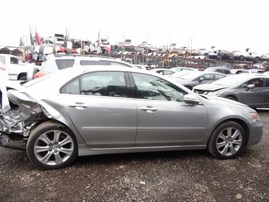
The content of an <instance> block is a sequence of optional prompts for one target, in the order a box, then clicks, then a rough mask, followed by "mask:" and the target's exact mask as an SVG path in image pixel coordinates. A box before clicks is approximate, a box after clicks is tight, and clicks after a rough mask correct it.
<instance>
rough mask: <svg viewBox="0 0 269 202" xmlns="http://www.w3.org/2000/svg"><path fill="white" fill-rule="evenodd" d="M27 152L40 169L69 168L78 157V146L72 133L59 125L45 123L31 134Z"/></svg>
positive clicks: (50, 122) (49, 122)
mask: <svg viewBox="0 0 269 202" xmlns="http://www.w3.org/2000/svg"><path fill="white" fill-rule="evenodd" d="M26 152H27V155H28V157H29V159H30V161H31V162H32V163H33V164H34V165H35V166H36V167H38V168H40V169H56V168H62V167H65V166H68V165H69V164H71V163H72V162H73V161H74V160H75V158H76V157H77V155H78V145H77V141H76V138H75V136H74V134H73V133H72V131H70V130H69V129H68V128H66V127H64V126H63V125H61V124H59V123H55V122H52V121H48V122H44V123H42V124H40V125H39V126H37V127H36V128H35V129H33V131H32V132H31V134H30V137H29V139H28V142H27V146H26Z"/></svg>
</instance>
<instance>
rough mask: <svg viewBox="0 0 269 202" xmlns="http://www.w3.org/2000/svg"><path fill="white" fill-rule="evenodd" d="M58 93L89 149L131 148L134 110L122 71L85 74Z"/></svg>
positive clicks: (134, 125) (135, 115)
mask: <svg viewBox="0 0 269 202" xmlns="http://www.w3.org/2000/svg"><path fill="white" fill-rule="evenodd" d="M61 92H62V95H61V96H62V98H63V102H64V103H65V107H66V109H67V111H68V113H69V116H70V117H71V119H72V121H73V123H74V124H75V126H76V128H77V130H78V131H79V133H80V134H81V136H82V137H83V139H84V140H85V141H86V143H87V144H88V145H89V146H91V147H92V148H119V147H120V148H123V147H133V146H134V142H135V135H136V126H137V110H136V105H135V102H134V100H133V98H131V97H130V94H129V91H128V84H127V79H126V77H125V73H124V72H121V71H119V72H109V71H107V72H104V71H98V72H91V73H87V74H85V75H83V76H81V77H79V78H77V79H75V80H73V81H71V82H70V83H68V84H67V85H66V86H64V87H63V88H62V90H61Z"/></svg>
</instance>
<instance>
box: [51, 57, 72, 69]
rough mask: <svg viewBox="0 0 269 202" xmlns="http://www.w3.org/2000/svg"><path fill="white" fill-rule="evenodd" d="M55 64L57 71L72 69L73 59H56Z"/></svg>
mask: <svg viewBox="0 0 269 202" xmlns="http://www.w3.org/2000/svg"><path fill="white" fill-rule="evenodd" d="M55 62H56V65H57V67H58V68H59V69H65V68H68V67H73V65H74V62H75V59H58V60H57V59H56V60H55Z"/></svg>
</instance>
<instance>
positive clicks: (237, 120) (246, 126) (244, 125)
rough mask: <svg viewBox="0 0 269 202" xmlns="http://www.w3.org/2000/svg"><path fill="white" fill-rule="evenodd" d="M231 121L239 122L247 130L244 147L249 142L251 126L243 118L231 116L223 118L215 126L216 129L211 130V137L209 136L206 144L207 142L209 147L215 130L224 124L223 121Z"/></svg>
mask: <svg viewBox="0 0 269 202" xmlns="http://www.w3.org/2000/svg"><path fill="white" fill-rule="evenodd" d="M229 121H233V122H236V123H238V124H239V125H241V126H242V128H243V129H244V132H245V134H246V141H245V144H244V145H243V147H245V146H246V145H247V143H248V139H249V127H248V125H247V123H246V122H245V121H243V120H241V119H238V118H230V119H225V120H222V121H221V122H219V123H218V124H217V125H215V127H214V129H213V130H212V131H210V135H209V137H208V139H207V143H206V144H207V147H208V143H209V141H210V138H211V137H212V135H213V133H214V131H215V130H216V129H217V128H218V127H219V126H220V125H221V124H223V123H225V122H229Z"/></svg>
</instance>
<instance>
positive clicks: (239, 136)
mask: <svg viewBox="0 0 269 202" xmlns="http://www.w3.org/2000/svg"><path fill="white" fill-rule="evenodd" d="M245 143H246V134H245V131H244V129H243V128H242V126H241V125H240V124H238V123H236V122H234V121H227V122H224V123H222V124H220V125H219V126H218V127H217V128H216V129H215V130H214V131H213V133H212V135H211V137H210V140H209V142H208V146H207V149H208V151H209V153H210V154H212V155H213V156H214V157H216V158H218V159H231V158H234V157H236V156H237V155H238V154H240V153H241V151H242V149H243V147H244V145H245Z"/></svg>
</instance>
